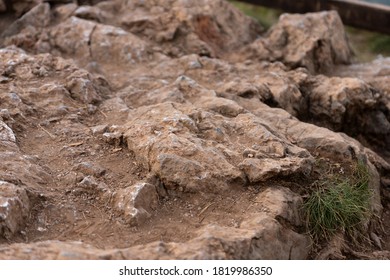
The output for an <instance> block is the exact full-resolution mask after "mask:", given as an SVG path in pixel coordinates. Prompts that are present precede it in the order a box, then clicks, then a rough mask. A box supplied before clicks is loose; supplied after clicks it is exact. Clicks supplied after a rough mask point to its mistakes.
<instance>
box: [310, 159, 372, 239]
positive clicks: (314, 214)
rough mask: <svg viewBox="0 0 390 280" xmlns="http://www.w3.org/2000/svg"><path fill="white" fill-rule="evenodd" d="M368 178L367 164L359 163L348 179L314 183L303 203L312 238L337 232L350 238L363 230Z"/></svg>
mask: <svg viewBox="0 0 390 280" xmlns="http://www.w3.org/2000/svg"><path fill="white" fill-rule="evenodd" d="M335 177H337V176H335ZM369 180H370V174H369V172H368V170H367V167H366V166H365V165H364V164H363V163H359V164H357V165H356V167H355V168H354V170H353V173H352V176H350V177H349V178H340V177H338V178H334V177H333V178H326V179H322V180H321V181H319V182H317V183H316V186H317V190H315V191H314V192H313V193H312V194H311V195H310V197H309V198H308V199H307V201H306V202H305V203H304V205H303V208H304V213H305V216H306V225H307V228H308V230H309V233H310V234H311V235H312V236H313V237H314V239H316V240H319V239H322V238H325V239H326V240H328V239H329V238H330V237H332V236H333V235H334V234H335V233H336V232H339V231H342V232H345V233H347V234H348V235H349V236H352V237H353V236H356V233H357V232H359V231H361V230H362V229H363V224H364V223H365V222H366V221H367V219H368V217H369V214H370V198H371V191H370V189H369Z"/></svg>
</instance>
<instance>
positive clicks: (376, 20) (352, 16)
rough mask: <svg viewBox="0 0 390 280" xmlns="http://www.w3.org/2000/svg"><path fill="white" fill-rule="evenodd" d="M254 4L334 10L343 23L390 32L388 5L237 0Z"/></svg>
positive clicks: (341, 0) (339, 0) (318, 0)
mask: <svg viewBox="0 0 390 280" xmlns="http://www.w3.org/2000/svg"><path fill="white" fill-rule="evenodd" d="M238 1H241V2H246V3H250V4H254V5H259V6H265V7H269V8H275V9H280V10H284V11H287V12H290V13H307V12H318V11H324V10H335V11H337V12H338V13H339V15H340V17H341V19H342V21H343V23H344V24H347V25H351V26H354V27H358V28H364V29H368V30H371V31H377V32H382V33H386V34H390V6H386V5H382V4H373V3H367V2H361V1H352V0H296V1H291V0H238Z"/></svg>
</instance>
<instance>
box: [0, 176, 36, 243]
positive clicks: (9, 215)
mask: <svg viewBox="0 0 390 280" xmlns="http://www.w3.org/2000/svg"><path fill="white" fill-rule="evenodd" d="M29 212H30V201H29V198H28V196H27V193H26V190H25V189H24V188H23V187H18V186H15V185H14V184H11V183H8V182H5V181H1V180H0V237H3V236H5V237H8V238H9V237H11V236H12V235H14V234H15V233H17V232H18V231H19V230H20V229H22V228H23V225H24V222H25V219H26V218H27V217H28V214H29Z"/></svg>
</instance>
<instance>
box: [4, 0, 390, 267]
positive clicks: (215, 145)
mask: <svg viewBox="0 0 390 280" xmlns="http://www.w3.org/2000/svg"><path fill="white" fill-rule="evenodd" d="M44 2H45V3H44ZM50 2H51V3H50V4H49V3H46V1H15V5H16V4H18V5H19V6H18V7H19V8H17V9H16V8H14V11H15V12H16V13H17V14H18V15H21V16H20V17H19V18H18V19H17V20H16V21H15V22H14V23H12V24H10V25H9V27H8V28H7V29H6V30H4V31H3V32H2V33H1V37H0V45H1V46H2V47H3V48H2V49H0V159H1V161H0V162H1V164H0V243H1V245H0V252H1V254H0V258H3V259H34V258H38V259H123V258H125V259H126V258H127V259H306V258H312V257H313V253H312V252H311V250H312V246H311V245H312V240H311V238H310V237H309V235H308V234H306V230H305V229H304V221H303V220H302V216H301V210H302V203H303V201H304V199H305V197H306V196H307V194H308V193H310V190H311V186H312V183H313V182H314V181H315V180H316V178H317V177H318V174H317V173H318V172H319V170H318V166H317V163H318V162H319V161H325V162H327V164H328V165H329V166H331V167H332V168H336V169H337V172H339V174H341V175H344V176H348V174H349V173H348V172H349V171H350V170H351V166H352V165H353V164H354V162H357V161H360V162H363V163H364V164H365V165H366V166H367V168H368V170H369V172H370V174H371V179H370V181H369V187H370V189H371V191H372V194H373V195H372V198H371V204H370V207H371V210H372V218H371V219H370V220H369V221H367V222H366V223H365V225H364V226H365V231H366V232H367V240H369V238H371V239H372V242H371V243H370V242H366V243H365V244H364V246H366V252H372V254H371V255H370V253H369V255H367V254H366V253H365V255H364V254H362V253H360V252H358V251H356V252H355V251H353V254H355V256H362V258H363V257H364V258H370V256H371V257H372V258H375V256H381V258H384V257H385V256H386V253H385V252H386V250H388V249H390V242H387V241H389V240H390V239H386V238H388V237H387V236H386V235H385V234H384V233H383V232H381V231H380V226H378V223H380V219H379V218H378V217H381V216H382V215H384V217H386V215H387V214H386V213H388V212H387V210H386V209H387V208H388V202H387V201H388V200H387V199H388V198H387V196H386V194H387V192H386V188H387V187H388V185H389V184H388V183H387V182H389V180H390V178H388V176H389V175H388V174H389V172H390V164H389V162H388V154H389V153H390V150H389V148H388V147H389V145H388V143H389V131H390V130H389V129H388V128H389V126H390V124H389V119H390V118H389V109H390V107H389V102H388V94H389V92H388V88H387V85H386V81H387V80H386V77H387V74H386V73H387V72H386V71H387V70H386V69H387V68H386V67H387V66H386V65H387V64H386V63H384V64H381V65H380V67H379V66H378V69H379V70H378V72H375V73H374V72H372V71H371V72H369V71H368V70H365V69H366V68H367V66H365V65H361V66H354V65H350V66H340V65H343V64H348V63H350V61H351V50H350V48H349V46H348V41H347V38H346V36H345V33H344V30H343V27H342V24H341V21H340V19H339V17H338V15H337V13H335V12H323V13H318V14H307V15H283V16H282V17H281V18H280V20H279V23H277V24H276V25H275V26H274V27H272V28H271V29H270V30H269V31H268V32H267V33H264V30H263V28H262V27H261V26H260V25H259V24H258V23H256V22H255V21H254V20H253V19H250V18H248V17H246V16H244V15H243V14H242V13H241V12H240V11H238V10H236V9H235V8H234V7H233V6H231V4H229V3H228V2H226V1H222V0H218V1H211V0H202V1H178V0H177V1H176V0H158V1H122V0H115V1H114V0H113V1H64V2H72V3H62V2H61V3H60V2H56V3H54V2H55V1H50ZM52 2H53V3H52ZM1 3H2V2H1V1H0V10H1V8H2V6H1ZM15 7H16V6H15ZM6 8H8V7H6ZM22 14H23V15H22ZM384 61H386V60H384ZM375 63H376V62H374V65H375ZM335 67H339V68H337V69H338V70H337V71H334V72H333V73H332V74H333V75H329V74H327V73H329V71H333V69H334V68H335ZM370 67H372V68H375V67H377V66H370ZM345 69H346V70H345ZM348 69H355V73H359V75H358V74H357V75H352V76H351V75H347V74H346V73H347V72H348V71H349V70H348ZM320 73H322V74H320ZM373 123H375V125H372V124H373ZM316 176H317V177H316ZM302 194H304V196H303V197H302ZM389 197H390V196H389ZM389 199H390V198H389ZM27 217H28V219H26V218H27ZM119 237H120V238H119ZM3 240H7V242H3ZM53 240H58V241H53ZM80 240H81V242H76V241H80ZM22 242H24V243H27V244H23V243H22ZM8 243H12V244H11V245H9V244H8ZM337 244H341V245H339V247H340V248H341V246H346V245H345V244H346V243H345V242H339V243H337ZM343 244H344V245H343ZM328 245H329V246H330V247H331V245H332V244H328ZM329 246H328V247H329ZM332 246H333V245H332ZM375 246H376V247H375ZM330 247H329V248H330ZM374 247H375V248H374ZM332 248H333V247H332ZM340 248H337V250H336V251H337V252H341V251H342V250H341V249H340ZM378 248H379V249H381V250H382V252H384V253H378V252H377V249H378ZM349 249H350V248H349ZM370 250H371V251H370ZM344 251H345V250H344ZM26 252H29V253H26ZM324 252H326V248H325V249H324V250H323V251H322V253H320V255H321V256H322V257H324V258H327V257H328V258H330V256H331V254H325V253H324ZM348 252H350V253H351V250H349V251H348ZM351 254H352V253H351ZM359 254H360V255H359ZM363 255H364V256H363ZM337 256H339V258H342V257H343V256H342V254H341V253H338V254H337ZM383 256H384V257H383ZM314 257H315V256H314Z"/></svg>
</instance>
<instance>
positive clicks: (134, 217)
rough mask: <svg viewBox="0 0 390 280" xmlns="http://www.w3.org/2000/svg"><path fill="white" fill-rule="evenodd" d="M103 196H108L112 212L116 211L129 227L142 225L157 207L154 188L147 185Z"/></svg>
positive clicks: (138, 185)
mask: <svg viewBox="0 0 390 280" xmlns="http://www.w3.org/2000/svg"><path fill="white" fill-rule="evenodd" d="M105 195H106V196H107V195H108V196H110V198H109V200H111V204H112V207H113V208H114V210H116V211H118V212H119V213H120V215H121V217H122V218H123V219H124V220H125V222H126V223H127V224H129V225H131V226H139V225H141V224H142V223H144V222H145V220H147V219H148V218H150V217H151V215H152V213H153V212H154V211H155V210H156V209H157V206H158V195H157V191H156V188H155V187H154V186H153V185H151V184H148V183H142V182H140V183H137V184H135V185H132V186H130V187H127V188H125V189H121V190H119V191H116V192H115V193H112V194H105ZM111 197H112V198H111ZM106 198H107V197H106Z"/></svg>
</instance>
